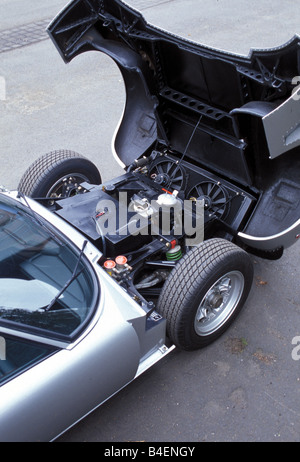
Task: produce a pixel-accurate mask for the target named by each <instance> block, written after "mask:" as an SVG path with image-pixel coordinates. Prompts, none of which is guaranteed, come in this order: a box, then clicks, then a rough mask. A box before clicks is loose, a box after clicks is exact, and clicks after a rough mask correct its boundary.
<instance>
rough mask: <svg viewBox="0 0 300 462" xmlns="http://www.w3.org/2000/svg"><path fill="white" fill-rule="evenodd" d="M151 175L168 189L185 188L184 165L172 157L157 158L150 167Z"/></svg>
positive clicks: (180, 189) (178, 189) (181, 189)
mask: <svg viewBox="0 0 300 462" xmlns="http://www.w3.org/2000/svg"><path fill="white" fill-rule="evenodd" d="M149 176H150V178H152V180H154V182H155V183H157V184H159V185H161V186H162V187H163V188H166V189H168V190H176V191H183V190H184V189H185V185H186V173H185V170H184V168H183V167H182V165H180V164H178V163H177V162H175V161H174V160H172V159H166V158H161V159H156V160H155V161H154V162H153V163H152V165H151V167H150V169H149Z"/></svg>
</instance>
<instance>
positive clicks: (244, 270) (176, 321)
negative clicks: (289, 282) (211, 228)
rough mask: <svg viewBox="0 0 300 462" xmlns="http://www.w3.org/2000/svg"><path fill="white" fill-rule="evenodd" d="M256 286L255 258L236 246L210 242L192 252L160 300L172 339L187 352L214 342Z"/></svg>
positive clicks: (159, 307)
mask: <svg viewBox="0 0 300 462" xmlns="http://www.w3.org/2000/svg"><path fill="white" fill-rule="evenodd" d="M252 282H253V265H252V261H251V258H250V256H249V255H248V254H247V253H246V252H245V251H243V250H242V249H240V248H239V247H238V246H236V245H235V244H232V243H231V242H228V241H226V240H224V239H210V240H208V241H205V242H203V243H202V244H201V245H200V246H199V247H195V248H193V249H192V250H191V251H190V252H188V253H187V254H186V255H185V256H184V257H183V258H182V259H181V260H180V261H179V262H178V264H177V265H176V267H175V268H174V270H173V271H172V273H171V274H170V276H169V278H168V279H167V281H166V282H165V285H164V287H163V289H162V292H161V294H160V297H159V300H158V305H157V311H158V312H159V313H160V314H161V315H162V316H163V317H165V318H166V320H167V333H168V336H169V338H170V340H171V341H172V342H173V343H174V344H175V345H176V346H178V347H179V348H181V349H184V350H195V349H198V348H201V347H204V346H206V345H208V344H210V343H211V342H213V341H214V340H216V339H217V338H218V337H219V336H220V335H222V334H223V332H225V330H226V329H227V328H228V327H229V326H230V325H231V323H232V322H233V321H234V319H235V318H236V316H237V315H238V313H239V312H240V310H241V309H242V307H243V305H244V303H245V301H246V299H247V297H248V295H249V292H250V289H251V286H252Z"/></svg>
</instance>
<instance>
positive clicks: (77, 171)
mask: <svg viewBox="0 0 300 462" xmlns="http://www.w3.org/2000/svg"><path fill="white" fill-rule="evenodd" d="M84 182H87V183H91V184H101V175H100V173H99V171H98V169H97V167H96V166H95V165H94V164H93V163H92V162H91V161H90V160H88V159H87V158H86V157H83V156H81V155H80V154H77V153H76V152H74V151H68V150H59V151H52V152H49V153H48V154H45V155H43V156H41V157H40V158H38V159H37V160H36V161H35V162H33V164H31V165H30V166H29V168H28V169H27V170H26V172H25V173H24V175H23V176H22V178H21V180H20V183H19V186H18V190H19V192H21V193H23V194H25V195H26V196H29V197H33V198H44V197H49V198H51V197H53V198H65V197H70V196H74V195H76V194H80V193H83V192H84V188H82V186H81V183H84ZM49 203H51V201H49ZM45 205H46V204H45Z"/></svg>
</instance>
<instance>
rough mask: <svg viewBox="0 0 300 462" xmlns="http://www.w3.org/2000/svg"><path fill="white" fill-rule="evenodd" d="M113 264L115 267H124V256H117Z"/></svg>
mask: <svg viewBox="0 0 300 462" xmlns="http://www.w3.org/2000/svg"><path fill="white" fill-rule="evenodd" d="M115 262H116V263H117V265H125V264H126V263H127V258H126V257H124V255H119V256H118V257H116V259H115Z"/></svg>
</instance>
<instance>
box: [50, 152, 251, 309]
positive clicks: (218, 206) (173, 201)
mask: <svg viewBox="0 0 300 462" xmlns="http://www.w3.org/2000/svg"><path fill="white" fill-rule="evenodd" d="M82 191H83V192H84V194H76V195H74V196H72V195H71V196H70V197H68V198H65V199H62V200H59V201H57V202H56V204H55V207H56V210H55V213H56V214H57V215H59V216H60V217H62V218H63V219H64V220H66V221H67V222H69V223H70V224H72V226H74V227H75V228H77V229H78V230H79V231H80V232H81V233H83V234H84V235H85V236H86V237H87V238H88V239H90V240H91V241H92V242H93V243H94V245H95V246H96V247H97V248H98V249H99V250H101V252H102V254H103V256H102V258H101V261H100V264H101V265H102V266H103V268H104V269H105V270H106V271H107V272H108V273H109V274H110V275H111V276H112V277H113V278H115V279H116V280H117V281H118V282H119V284H121V285H124V286H126V289H127V290H129V292H133V293H134V296H135V298H136V299H137V300H140V301H142V303H146V304H147V305H148V303H149V300H150V305H152V303H153V299H155V298H157V297H158V295H159V288H160V287H161V285H162V284H163V283H164V281H165V280H166V278H167V277H168V275H169V273H170V271H171V269H172V268H173V267H174V265H175V264H176V262H177V261H178V260H180V259H181V258H182V256H183V255H184V254H185V253H186V252H187V251H188V250H189V248H190V246H191V245H194V241H193V237H194V239H196V237H197V238H198V241H199V237H200V240H201V241H203V240H204V236H205V239H208V238H209V237H213V236H214V237H215V236H218V237H221V238H226V239H228V240H234V239H235V238H236V235H237V233H238V231H239V230H240V229H241V227H242V226H243V225H244V224H245V219H246V217H249V214H250V213H251V210H253V206H254V204H255V203H256V199H255V197H254V195H252V194H250V193H249V192H246V191H244V190H242V189H241V188H240V187H238V186H236V185H234V184H232V183H229V182H228V180H225V179H223V178H221V177H218V176H216V175H215V174H214V173H212V172H209V171H207V170H205V169H203V168H201V167H199V166H198V165H194V164H192V163H191V162H189V161H187V160H185V159H184V158H183V156H182V155H180V154H179V153H175V152H172V151H169V150H167V149H164V150H153V151H152V152H151V153H150V155H149V156H148V157H146V156H144V157H142V158H141V159H139V160H137V161H135V162H134V163H133V164H132V165H131V166H130V167H129V168H128V169H127V172H126V173H125V174H124V175H122V176H120V177H118V178H115V179H113V180H111V181H109V182H107V183H104V184H102V185H91V184H87V183H86V184H82ZM188 222H189V226H187V223H188ZM197 232H198V233H199V235H198V236H196V234H197ZM188 238H190V239H188ZM198 241H197V243H199V242H198ZM143 297H145V298H146V299H147V302H146V301H145V300H144V298H143Z"/></svg>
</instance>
